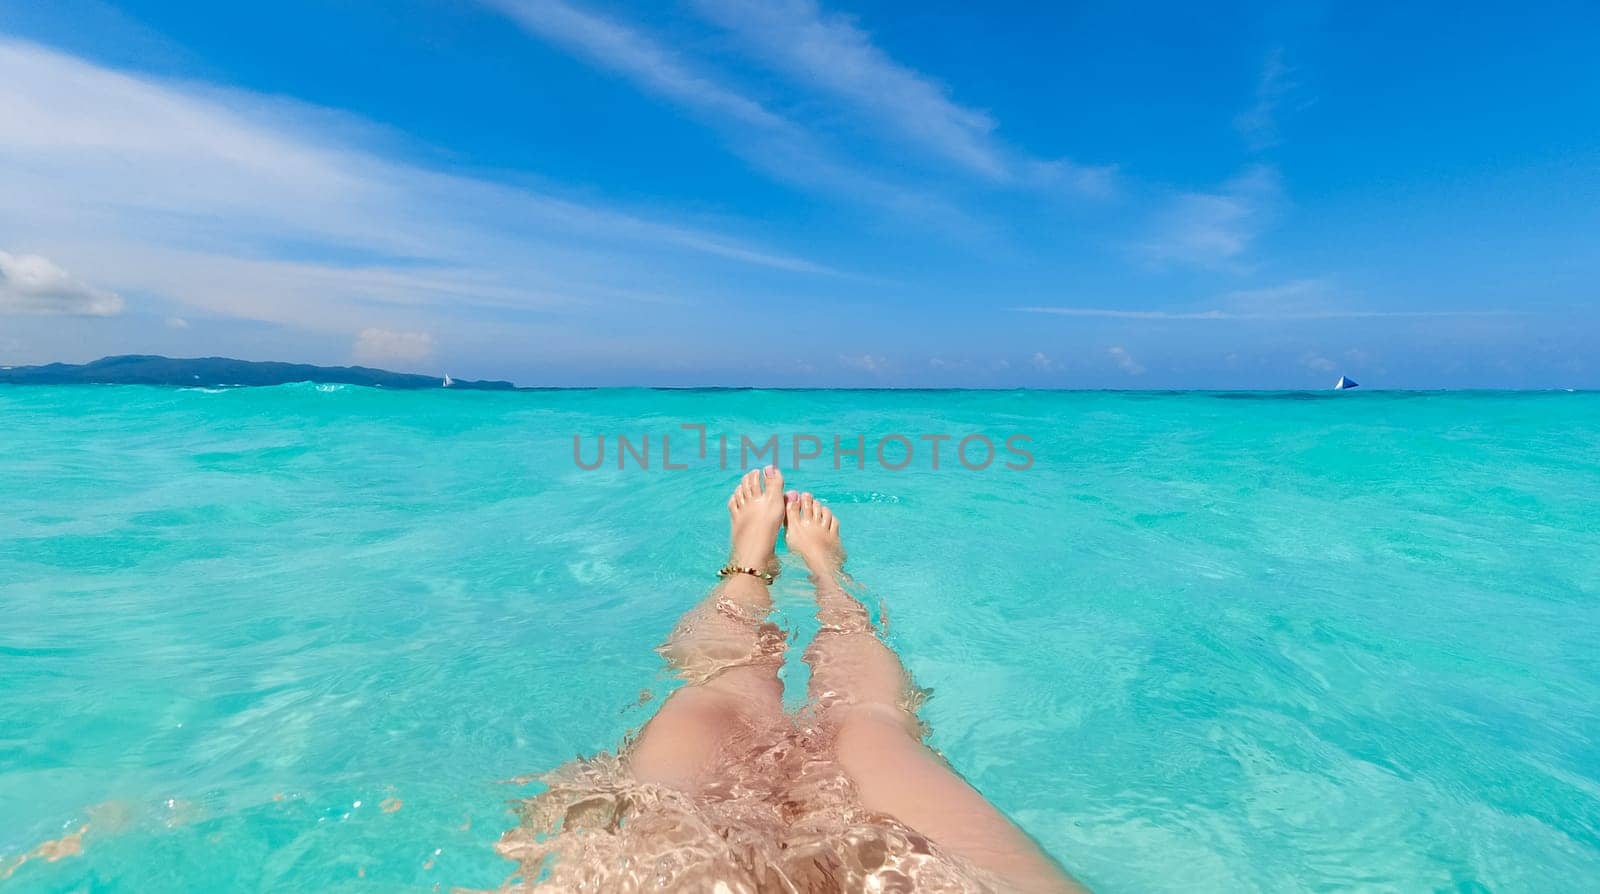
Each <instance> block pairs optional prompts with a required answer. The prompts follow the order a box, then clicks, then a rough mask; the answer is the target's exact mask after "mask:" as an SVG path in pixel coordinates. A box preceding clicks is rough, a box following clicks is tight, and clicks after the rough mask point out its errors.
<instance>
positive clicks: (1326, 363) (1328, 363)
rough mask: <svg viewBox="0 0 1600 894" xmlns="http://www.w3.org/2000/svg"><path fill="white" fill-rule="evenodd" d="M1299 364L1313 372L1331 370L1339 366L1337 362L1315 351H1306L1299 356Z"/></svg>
mask: <svg viewBox="0 0 1600 894" xmlns="http://www.w3.org/2000/svg"><path fill="white" fill-rule="evenodd" d="M1300 365H1301V366H1303V367H1305V368H1306V369H1309V370H1312V371H1314V372H1333V371H1334V370H1336V369H1338V368H1339V365H1338V364H1337V363H1334V362H1333V361H1332V360H1329V359H1328V358H1326V357H1324V356H1322V355H1321V354H1318V353H1316V352H1315V351H1312V352H1308V353H1306V354H1305V355H1304V356H1302V357H1301V358H1300Z"/></svg>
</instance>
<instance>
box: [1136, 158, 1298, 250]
mask: <svg viewBox="0 0 1600 894" xmlns="http://www.w3.org/2000/svg"><path fill="white" fill-rule="evenodd" d="M1281 194H1282V186H1281V184H1280V178H1279V177H1278V172H1277V170H1276V169H1274V168H1271V167H1268V166H1266V165H1255V166H1253V167H1250V168H1247V169H1246V170H1244V171H1243V172H1241V173H1240V174H1239V175H1238V176H1236V177H1234V178H1233V179H1231V180H1229V181H1228V182H1227V183H1224V184H1223V185H1222V187H1221V188H1220V189H1218V190H1216V191H1213V192H1190V193H1184V194H1182V195H1180V196H1178V197H1177V198H1176V199H1174V200H1173V201H1172V202H1171V203H1170V204H1169V205H1168V206H1167V208H1166V210H1165V211H1163V212H1162V213H1161V214H1160V215H1159V216H1158V218H1157V221H1156V232H1155V235H1154V237H1153V238H1152V239H1151V240H1150V241H1148V242H1147V243H1146V244H1145V245H1144V246H1143V249H1144V253H1145V254H1146V255H1147V256H1148V257H1149V258H1151V259H1152V260H1154V261H1156V262H1158V263H1179V264H1189V265H1193V266H1197V267H1212V268H1217V267H1229V266H1236V265H1237V261H1238V259H1239V258H1240V257H1241V256H1242V255H1243V254H1244V253H1245V252H1246V250H1248V249H1249V248H1250V244H1251V243H1252V242H1253V241H1255V238H1256V237H1257V236H1258V235H1260V233H1261V231H1262V230H1263V229H1264V228H1265V227H1266V224H1267V221H1268V219H1269V218H1270V217H1271V215H1272V212H1273V208H1274V206H1275V205H1276V204H1277V202H1278V201H1279V198H1280V196H1281Z"/></svg>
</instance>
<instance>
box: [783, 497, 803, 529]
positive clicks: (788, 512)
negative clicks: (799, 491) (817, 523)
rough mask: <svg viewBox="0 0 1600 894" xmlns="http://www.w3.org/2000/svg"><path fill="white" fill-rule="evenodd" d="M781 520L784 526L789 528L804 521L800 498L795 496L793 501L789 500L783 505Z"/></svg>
mask: <svg viewBox="0 0 1600 894" xmlns="http://www.w3.org/2000/svg"><path fill="white" fill-rule="evenodd" d="M783 518H784V524H787V525H788V526H789V527H791V528H792V527H794V526H795V525H798V524H800V522H802V521H804V520H805V510H803V509H801V508H800V498H799V496H798V495H796V497H795V498H794V499H793V500H790V501H789V502H787V503H785V504H784V506H783Z"/></svg>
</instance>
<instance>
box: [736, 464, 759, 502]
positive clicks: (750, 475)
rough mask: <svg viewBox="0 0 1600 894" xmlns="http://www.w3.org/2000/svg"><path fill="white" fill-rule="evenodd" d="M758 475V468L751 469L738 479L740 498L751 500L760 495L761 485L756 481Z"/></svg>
mask: <svg viewBox="0 0 1600 894" xmlns="http://www.w3.org/2000/svg"><path fill="white" fill-rule="evenodd" d="M760 475H761V470H759V469H751V470H750V471H748V472H746V473H744V477H743V478H740V479H739V496H740V499H743V500H751V499H754V498H755V497H758V496H760V495H761V486H760V485H759V484H758V483H757V479H758V478H759V476H760Z"/></svg>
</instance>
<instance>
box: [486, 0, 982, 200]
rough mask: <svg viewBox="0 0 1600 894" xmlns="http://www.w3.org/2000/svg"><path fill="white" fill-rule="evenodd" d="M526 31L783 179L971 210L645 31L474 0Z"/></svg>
mask: <svg viewBox="0 0 1600 894" xmlns="http://www.w3.org/2000/svg"><path fill="white" fill-rule="evenodd" d="M480 2H481V3H483V4H484V5H485V6H487V7H489V8H491V9H494V10H496V11H498V12H500V13H501V14H503V15H505V16H506V17H507V18H509V19H510V20H511V21H512V22H514V23H515V24H516V25H517V26H518V27H520V28H521V29H523V30H524V31H526V32H527V33H528V34H530V35H532V36H534V37H537V38H540V39H542V40H546V41H549V42H551V43H554V44H556V45H558V46H561V47H563V48H565V49H567V50H568V51H569V52H572V53H573V54H575V55H577V56H579V57H580V58H583V59H585V60H587V61H588V62H590V63H591V64H593V65H596V66H598V67H600V68H603V69H606V70H608V71H612V72H614V73H616V74H618V75H620V76H622V77H624V78H626V79H627V80H628V81H630V82H631V83H633V84H634V85H635V86H637V87H638V88H639V89H640V90H642V91H645V92H647V93H650V94H652V95H655V96H659V97H661V98H663V99H665V100H667V101H669V102H672V103H673V104H675V105H677V106H678V107H680V108H682V109H684V110H686V111H687V112H688V113H690V114H691V115H693V116H695V117H696V118H698V119H699V120H700V121H701V122H702V123H704V124H706V125H707V126H709V127H712V128H714V129H716V130H718V131H719V132H721V133H722V134H723V135H724V136H725V138H726V139H727V142H728V145H729V148H730V150H731V151H733V152H734V153H735V154H736V155H738V156H739V157H741V158H742V159H744V160H745V162H746V163H747V164H749V165H750V166H751V167H752V168H754V169H756V170H758V171H760V172H761V173H763V174H764V175H766V176H768V177H771V178H772V179H774V180H778V181H780V182H783V183H788V184H792V185H795V186H799V187H802V188H806V189H813V190H818V191H821V192H824V193H827V194H829V195H833V196H837V197H843V198H848V199H850V200H852V201H862V202H865V203H868V204H871V205H875V206H878V207H882V208H885V209H888V210H891V211H893V212H895V213H898V214H901V215H905V216H908V217H912V218H916V219H920V220H924V221H927V222H930V223H933V224H935V225H938V226H941V227H944V228H947V229H951V230H971V229H972V228H973V227H974V225H973V223H972V222H971V220H970V219H969V217H968V216H967V215H966V214H965V213H963V212H961V211H960V210H958V209H956V208H955V207H954V206H952V205H950V204H949V203H948V202H946V201H944V200H943V199H941V198H940V197H938V196H937V195H935V194H933V193H931V192H927V191H923V190H919V189H916V188H914V187H910V186H906V185H904V184H902V183H899V182H897V181H895V180H893V179H890V178H888V177H884V176H881V175H879V174H877V173H874V172H872V171H869V170H866V169H865V168H863V167H862V166H860V165H856V164H853V163H851V162H850V161H848V160H846V159H845V158H843V157H841V156H840V155H839V154H838V153H836V152H834V151H832V150H830V149H829V148H828V147H827V146H825V145H824V144H823V142H822V141H821V140H819V139H818V138H817V137H816V135H815V134H814V133H813V132H812V131H811V130H810V129H808V128H806V127H804V126H802V125H801V124H799V123H798V122H796V121H795V120H793V119H792V118H789V117H787V116H785V115H783V114H780V113H778V112H776V111H773V110H772V109H771V108H769V107H768V106H767V105H765V104H764V103H762V102H760V101H758V100H756V99H754V98H752V97H750V96H749V95H748V94H746V93H744V92H742V91H740V90H738V89H737V88H735V87H733V86H731V85H730V84H729V82H728V81H727V80H726V79H725V78H722V77H719V76H717V75H715V74H713V73H712V72H711V71H709V70H708V69H706V68H704V67H703V66H702V65H700V64H697V63H696V62H695V61H693V60H691V59H689V58H686V57H685V56H684V55H683V54H681V53H679V52H677V51H675V50H673V49H671V48H670V47H668V46H666V45H665V44H663V43H662V42H660V41H658V40H656V39H655V38H653V37H651V36H650V35H648V34H646V33H645V32H643V31H641V30H639V29H637V28H633V27H630V26H628V25H626V24H624V23H622V22H620V21H617V20H615V19H612V18H608V17H606V16H604V15H601V14H599V13H595V12H590V11H588V10H585V9H582V8H580V7H578V6H574V5H573V4H570V3H565V2H562V0H480Z"/></svg>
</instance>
